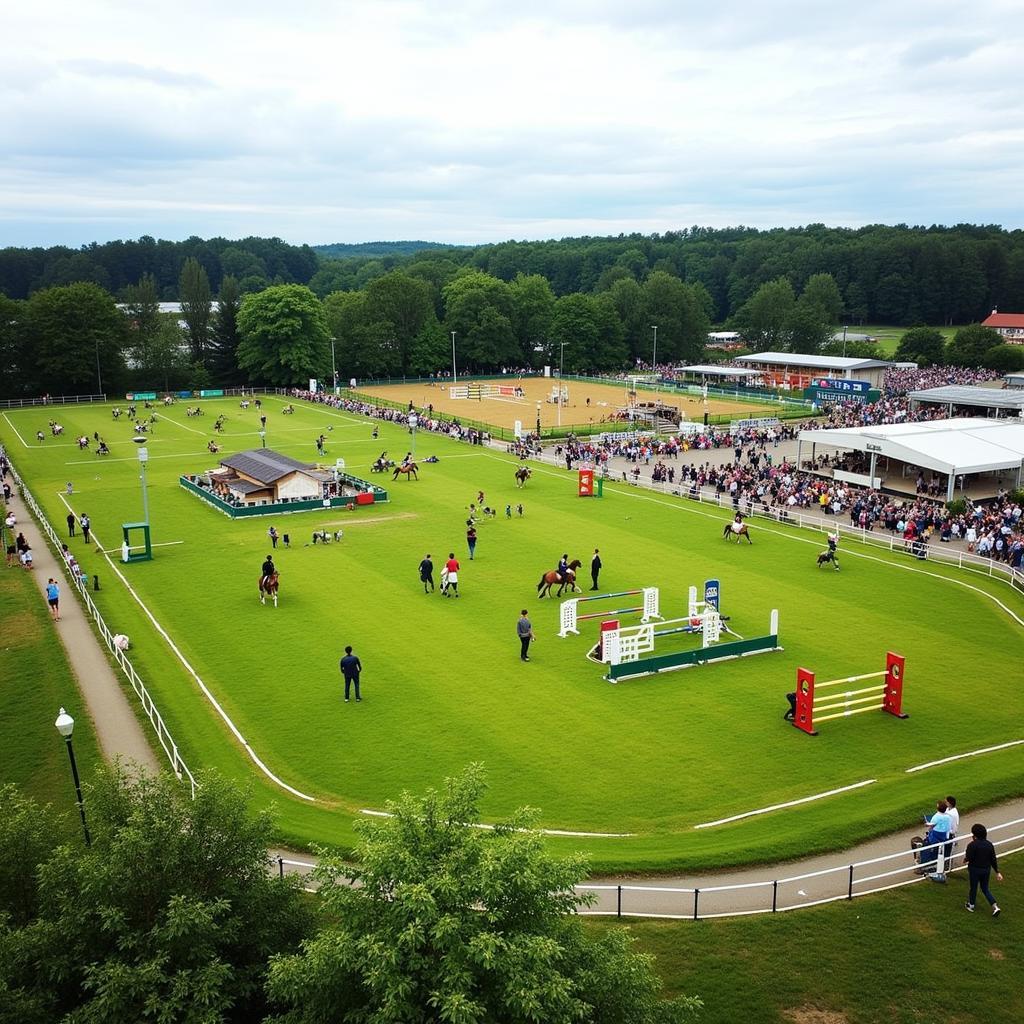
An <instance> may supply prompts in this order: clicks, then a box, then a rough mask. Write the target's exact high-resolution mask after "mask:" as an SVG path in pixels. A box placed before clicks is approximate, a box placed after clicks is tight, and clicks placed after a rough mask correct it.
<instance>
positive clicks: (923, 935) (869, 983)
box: [588, 854, 1024, 1024]
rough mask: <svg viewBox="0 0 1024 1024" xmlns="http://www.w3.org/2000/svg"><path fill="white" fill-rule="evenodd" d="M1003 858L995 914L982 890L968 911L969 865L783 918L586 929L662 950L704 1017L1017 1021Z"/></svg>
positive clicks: (705, 1023)
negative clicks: (624, 934)
mask: <svg viewBox="0 0 1024 1024" xmlns="http://www.w3.org/2000/svg"><path fill="white" fill-rule="evenodd" d="M1000 866H1001V867H1002V868H1003V871H1004V873H1006V876H1007V877H1006V881H1005V882H1003V883H997V882H993V885H994V890H993V891H994V894H995V896H996V898H997V899H998V900H999V902H1000V905H1001V906H1002V907H1003V908H1004V913H1003V914H1002V916H1001V917H999V918H997V919H993V918H992V917H991V916H990V914H989V907H988V904H987V903H986V902H985V900H984V899H983V898H981V896H980V894H979V900H980V902H979V904H978V909H977V911H976V912H975V913H974V914H968V913H967V912H966V911H965V910H964V909H963V904H964V900H965V898H966V894H967V880H966V878H965V877H964V876H963V874H962V873H961V874H955V875H951V876H950V882H949V883H948V884H947V885H944V886H941V885H929V884H928V883H922V884H919V885H915V886H911V887H908V888H905V889H899V890H894V891H893V892H890V893H886V894H884V895H879V896H867V897H864V898H863V899H858V900H855V901H854V902H852V903H837V904H832V905H830V906H826V907H816V908H813V909H810V910H799V911H795V912H792V913H787V914H777V915H774V916H764V917H754V918H733V919H730V920H716V921H701V922H699V923H696V924H695V923H693V922H688V921H634V922H630V923H628V924H625V925H617V924H614V923H610V922H608V921H606V920H603V919H600V920H599V919H592V920H590V921H589V922H588V926H589V927H593V928H594V929H597V930H603V929H607V928H616V927H626V928H628V929H629V931H630V933H631V934H632V935H633V936H634V937H635V938H636V939H637V942H638V946H639V948H640V949H642V950H643V951H645V952H648V953H653V954H654V955H655V957H656V966H657V970H658V973H659V974H660V975H661V977H662V979H663V980H664V982H665V988H666V994H668V995H678V994H681V993H685V994H687V995H697V996H700V997H701V999H703V1000H704V1004H705V1006H704V1012H703V1014H702V1016H701V1021H702V1024H735V1022H737V1021H743V1022H744V1024H784V1022H785V1024H792V1022H794V1021H798V1022H804V1024H878V1022H880V1021H885V1022H887V1024H918V1022H920V1021H931V1020H949V1021H956V1022H957V1024H1016V1022H1018V1021H1020V1020H1021V1019H1022V1018H1024V986H1022V984H1021V963H1022V962H1024V914H1022V913H1021V908H1022V907H1024V875H1022V874H1021V872H1020V855H1019V854H1018V855H1017V857H1012V858H1009V859H1007V860H1006V862H1005V863H1002V862H1001V865H1000ZM939 1011H941V1012H939Z"/></svg>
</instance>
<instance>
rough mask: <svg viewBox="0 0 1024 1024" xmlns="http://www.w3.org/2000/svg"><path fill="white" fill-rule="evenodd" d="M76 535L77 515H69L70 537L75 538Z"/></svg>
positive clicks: (71, 513) (70, 513)
mask: <svg viewBox="0 0 1024 1024" xmlns="http://www.w3.org/2000/svg"><path fill="white" fill-rule="evenodd" d="M74 535H75V513H74V512H69V513H68V536H69V537H74Z"/></svg>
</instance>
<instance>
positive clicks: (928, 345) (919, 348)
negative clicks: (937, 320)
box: [893, 326, 946, 366]
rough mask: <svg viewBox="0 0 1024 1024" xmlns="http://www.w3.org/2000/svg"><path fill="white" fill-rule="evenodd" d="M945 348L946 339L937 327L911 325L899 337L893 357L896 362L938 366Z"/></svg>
mask: <svg viewBox="0 0 1024 1024" xmlns="http://www.w3.org/2000/svg"><path fill="white" fill-rule="evenodd" d="M945 348H946V339H945V337H944V336H943V334H942V331H940V330H939V329H938V328H936V327H924V326H921V327H911V328H910V330H909V331H906V332H904V334H903V336H902V337H901V338H900V343H899V344H898V345H897V346H896V352H895V354H894V355H893V359H895V360H896V361H897V362H908V363H909V362H914V363H917V364H918V365H919V366H940V365H941V364H942V360H943V357H944V353H945Z"/></svg>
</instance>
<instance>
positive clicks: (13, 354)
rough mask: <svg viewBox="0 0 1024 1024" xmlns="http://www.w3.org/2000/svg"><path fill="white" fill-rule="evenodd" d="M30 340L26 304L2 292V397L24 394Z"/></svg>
mask: <svg viewBox="0 0 1024 1024" xmlns="http://www.w3.org/2000/svg"><path fill="white" fill-rule="evenodd" d="M27 342H28V339H27V337H26V325H25V303H24V302H23V301H20V300H16V299H9V298H7V296H6V295H4V294H3V293H2V292H0V366H2V367H3V368H4V373H3V374H0V395H3V396H7V397H12V398H13V397H15V396H17V395H21V394H25V393H26V391H25V387H26V385H27V384H28V382H29V374H28V373H27V370H28V366H29V358H30V357H29V355H28V344H27Z"/></svg>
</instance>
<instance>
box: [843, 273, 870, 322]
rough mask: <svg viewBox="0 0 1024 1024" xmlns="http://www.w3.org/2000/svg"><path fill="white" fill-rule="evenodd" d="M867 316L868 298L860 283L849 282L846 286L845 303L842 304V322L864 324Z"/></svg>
mask: <svg viewBox="0 0 1024 1024" xmlns="http://www.w3.org/2000/svg"><path fill="white" fill-rule="evenodd" d="M867 315H868V296H867V292H866V291H865V290H864V285H862V284H861V283H860V281H851V282H850V283H849V284H848V285H847V286H846V301H845V302H844V303H843V316H845V317H846V321H844V322H852V323H855V324H862V323H864V320H865V318H866V317H867Z"/></svg>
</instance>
